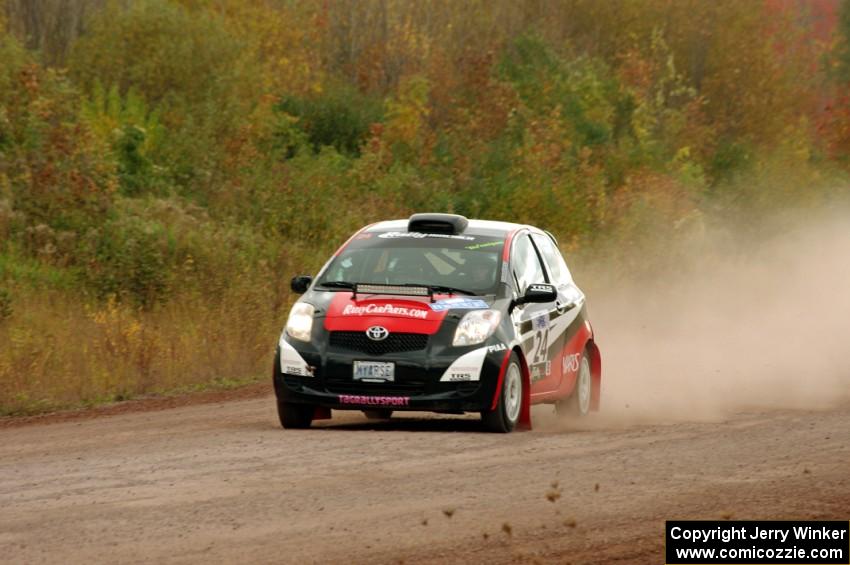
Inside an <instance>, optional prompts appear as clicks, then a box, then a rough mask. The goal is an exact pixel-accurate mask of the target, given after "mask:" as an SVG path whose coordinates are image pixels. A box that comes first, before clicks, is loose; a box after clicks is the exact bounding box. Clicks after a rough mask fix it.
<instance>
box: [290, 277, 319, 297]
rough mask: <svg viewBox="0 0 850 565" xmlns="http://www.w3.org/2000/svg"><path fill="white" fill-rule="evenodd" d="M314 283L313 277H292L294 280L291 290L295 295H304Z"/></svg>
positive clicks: (291, 282) (291, 283)
mask: <svg viewBox="0 0 850 565" xmlns="http://www.w3.org/2000/svg"><path fill="white" fill-rule="evenodd" d="M312 282H313V277H311V276H310V275H298V276H297V277H292V280H291V281H290V282H289V288H291V289H292V292H294V293H295V294H304V293H305V292H307V289H308V288H310V283H312Z"/></svg>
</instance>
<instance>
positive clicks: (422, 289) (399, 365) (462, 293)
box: [273, 214, 602, 432]
mask: <svg viewBox="0 0 850 565" xmlns="http://www.w3.org/2000/svg"><path fill="white" fill-rule="evenodd" d="M292 290H293V291H294V292H296V293H299V294H303V296H302V297H301V298H300V299H299V300H298V301H297V302H296V303H295V304H294V305H293V307H292V310H291V312H290V314H289V319H288V320H287V322H286V326H285V327H284V330H283V333H282V334H281V336H280V341H279V343H278V348H277V352H276V355H275V361H274V371H273V378H274V388H275V395H276V398H277V409H278V415H279V416H280V423H281V425H282V426H283V427H284V428H306V427H309V426H310V424H311V422H312V421H313V420H316V419H326V418H330V417H331V409H334V410H362V411H363V412H364V413H365V414H366V416H368V417H370V418H389V417H390V416H391V414H392V413H393V411H407V410H425V411H432V412H444V413H452V414H461V413H465V412H477V413H480V414H481V418H482V420H483V423H484V426H485V427H486V428H487V429H489V430H492V431H495V432H509V431H511V430H513V429H515V428H517V427H521V428H526V429H528V428H530V427H531V411H530V406H531V405H532V404H539V403H552V404H555V406H556V408H557V411H558V413H560V414H564V415H566V416H575V417H581V416H584V415H586V414H587V413H588V412H589V411H591V410H597V409H598V407H599V394H600V381H601V374H602V373H601V371H602V369H601V367H602V364H601V358H600V354H599V348H598V347H597V345H596V340H595V336H594V333H593V328H592V327H591V325H590V321H589V320H588V318H587V308H586V305H585V296H584V293H582V291H581V290H580V289H579V288H578V287H577V286H576V284H575V283H574V282H573V279H572V276H571V275H570V271H569V269H568V268H567V265H566V263H565V262H564V259H563V257H562V256H561V253H560V251H559V250H558V245H557V242H556V241H555V238H554V237H552V236H551V235H550V234H549V233H547V232H545V231H543V230H540V229H538V228H535V227H533V226H528V225H518V224H511V223H504V222H492V221H483V220H467V219H466V218H464V217H463V216H457V215H452V214H415V215H413V216H411V217H410V218H409V219H408V220H393V221H386V222H380V223H377V224H373V225H370V226H367V227H365V228H363V229H361V230H360V231H358V232H357V233H355V234H354V235H353V236H351V238H350V239H349V240H348V241H347V242H346V243H345V244H344V245H343V246H342V247H341V248H340V249H339V250H338V251H337V252H336V254H335V255H334V256H333V257H331V258H330V260H329V261H328V262H327V263H326V264H325V265H324V267H322V269H321V270H320V271H319V273H318V275H317V276H316V277H315V278H313V277H310V276H303V275H302V276H297V277H295V278H293V279H292Z"/></svg>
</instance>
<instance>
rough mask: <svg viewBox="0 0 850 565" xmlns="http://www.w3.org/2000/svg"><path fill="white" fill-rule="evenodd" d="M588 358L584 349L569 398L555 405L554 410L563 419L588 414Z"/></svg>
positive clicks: (589, 387) (589, 379)
mask: <svg viewBox="0 0 850 565" xmlns="http://www.w3.org/2000/svg"><path fill="white" fill-rule="evenodd" d="M590 390H591V377H590V357H589V356H588V355H587V350H586V349H585V350H584V351H583V352H582V354H581V361H580V362H579V367H578V375H577V376H576V386H575V388H574V389H573V393H572V394H571V395H570V396H569V398H565V399H564V400H561V401H559V402H558V403H556V404H555V410H556V411H557V412H558V415H559V416H562V417H564V418H568V419H573V418H582V417H584V416H587V414H588V413H589V412H590Z"/></svg>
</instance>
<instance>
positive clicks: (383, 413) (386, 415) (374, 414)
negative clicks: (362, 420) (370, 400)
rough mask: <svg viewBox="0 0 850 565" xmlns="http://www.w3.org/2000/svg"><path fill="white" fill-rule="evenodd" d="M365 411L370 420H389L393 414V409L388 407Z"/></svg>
mask: <svg viewBox="0 0 850 565" xmlns="http://www.w3.org/2000/svg"><path fill="white" fill-rule="evenodd" d="M363 413H364V414H365V415H366V417H367V418H369V419H370V420H389V419H390V417H391V416H392V415H393V411H392V410H388V409H386V408H382V409H379V410H364V411H363Z"/></svg>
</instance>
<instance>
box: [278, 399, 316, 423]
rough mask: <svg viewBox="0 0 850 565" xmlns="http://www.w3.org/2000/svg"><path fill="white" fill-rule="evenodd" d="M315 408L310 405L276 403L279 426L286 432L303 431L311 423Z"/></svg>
mask: <svg viewBox="0 0 850 565" xmlns="http://www.w3.org/2000/svg"><path fill="white" fill-rule="evenodd" d="M315 411H316V408H315V407H314V406H313V405H312V404H296V403H294V402H284V401H282V400H278V401H277V417H278V418H279V419H280V425H281V426H283V427H284V429H287V430H303V429H305V428H309V427H310V424H312V423H313V413H314V412H315Z"/></svg>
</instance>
